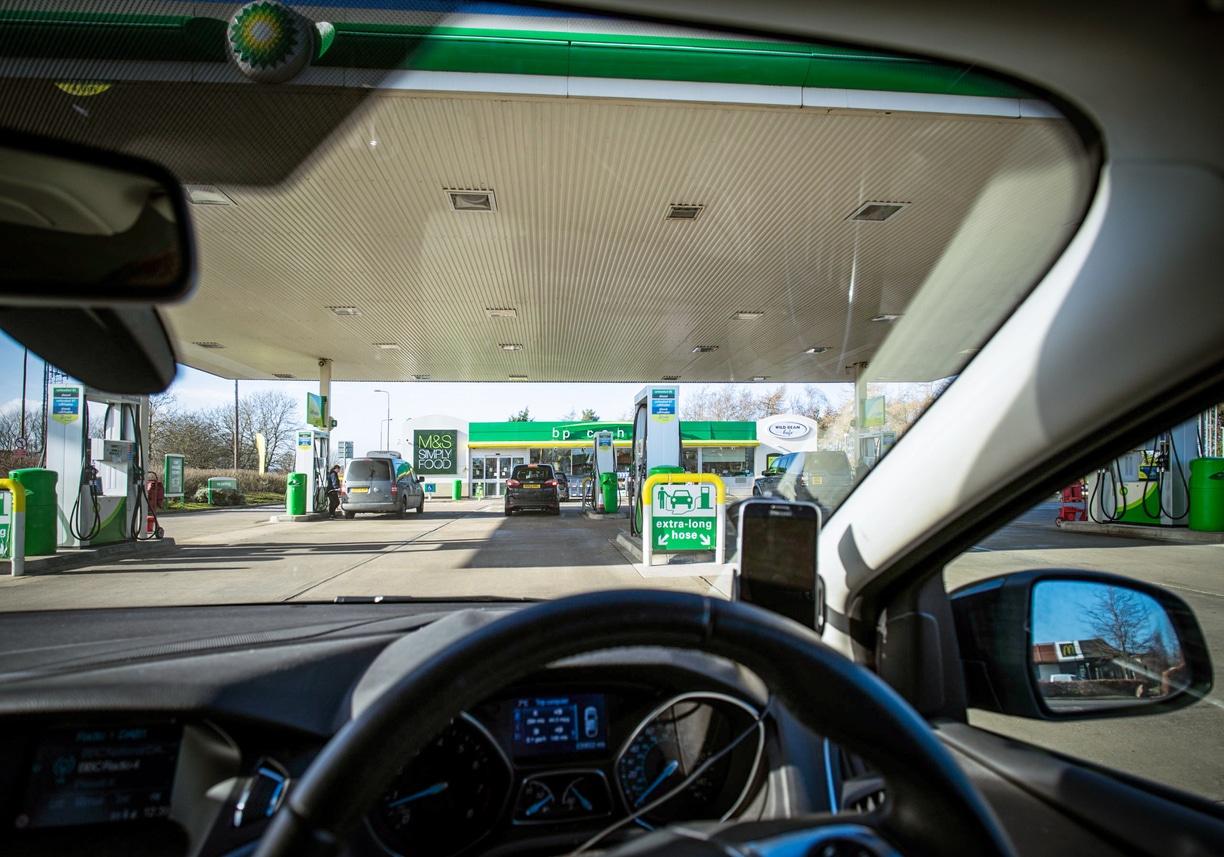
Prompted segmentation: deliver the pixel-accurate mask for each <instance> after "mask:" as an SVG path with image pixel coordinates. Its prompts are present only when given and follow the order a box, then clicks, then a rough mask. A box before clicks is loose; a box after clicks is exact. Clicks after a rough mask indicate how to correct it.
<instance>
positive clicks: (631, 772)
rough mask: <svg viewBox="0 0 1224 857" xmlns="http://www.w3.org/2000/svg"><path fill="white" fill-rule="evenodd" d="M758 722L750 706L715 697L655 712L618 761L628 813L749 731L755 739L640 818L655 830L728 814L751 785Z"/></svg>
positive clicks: (686, 699)
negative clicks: (674, 822) (668, 824)
mask: <svg viewBox="0 0 1224 857" xmlns="http://www.w3.org/2000/svg"><path fill="white" fill-rule="evenodd" d="M757 717H758V715H757V712H756V711H755V710H754V709H753V708H752V707H751V706H748V705H746V704H745V703H743V702H740V701H739V700H737V699H733V698H731V697H727V696H721V695H718V694H694V695H688V696H682V697H679V698H677V699H674V700H672V701H671V702H669V703H667V704H666V705H665V706H663V707H662V708H660V709H658V710H657V711H656V712H655V713H654V714H652V715H651V716H650V717H648V718H647V719H646V721H645V722H643V723H642V725H641V726H639V727H638V729H637V731H636V732H635V733H634V735H633V737H632V738H631V739H630V740H629V743H628V744H626V745H625V749H624V750H622V751H621V754H620V756H619V757H618V758H617V761H616V778H617V782H618V784H619V786H620V790H621V796H622V797H623V798H624V801H625V805H626V808H627V809H628V811H629V812H630V813H637V812H640V811H641V810H642V809H643V808H644V807H647V806H650V805H651V804H652V803H654V802H655V801H657V800H658V799H659V798H661V797H663V796H664V795H666V794H667V793H668V792H670V791H672V790H674V789H675V788H676V787H677V786H679V785H680V784H681V783H682V782H684V780H685V778H687V777H689V776H690V775H692V774H693V773H694V772H695V771H697V770H698V769H700V768H701V767H702V766H703V765H704V764H705V763H706V762H707V761H709V760H710V759H712V758H714V757H715V756H716V755H718V754H719V753H720V752H721V751H722V750H725V749H726V748H727V747H728V745H730V744H731V743H732V742H734V741H735V739H736V738H737V737H739V736H740V735H741V734H743V733H744V732H745V731H748V732H750V733H754V734H749V735H747V737H745V738H744V739H743V740H742V741H740V742H739V743H738V744H737V745H736V746H735V747H734V748H733V749H731V750H730V751H729V752H727V753H726V754H725V755H723V756H722V757H721V758H719V759H718V760H717V761H715V762H713V763H712V764H711V765H710V766H709V767H708V768H706V769H705V770H704V771H702V772H701V774H700V775H698V776H697V777H696V778H695V779H694V780H693V781H692V782H691V783H689V784H688V786H687V787H686V788H685V789H684V790H683V791H681V792H680V793H679V794H677V795H675V796H674V797H672V798H670V799H669V800H667V802H665V803H664V804H662V805H660V806H658V807H656V808H654V809H652V810H650V811H649V812H647V813H645V814H644V815H643V816H642V817H641V820H642V821H644V822H646V823H647V824H649V825H656V824H664V823H667V822H671V821H693V820H697V819H721V818H726V817H727V816H729V815H730V814H731V813H732V812H734V811H735V809H736V808H737V807H738V806H739V804H740V802H741V801H742V800H743V798H744V796H745V794H746V793H747V791H748V788H749V786H750V785H751V784H752V781H753V778H754V776H755V772H756V769H757V763H758V761H759V759H760V755H761V748H762V745H763V741H764V732H763V730H762V728H761V725H760V724H759V723H756V722H755V721H756V719H757Z"/></svg>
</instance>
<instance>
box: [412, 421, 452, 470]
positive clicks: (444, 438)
mask: <svg viewBox="0 0 1224 857" xmlns="http://www.w3.org/2000/svg"><path fill="white" fill-rule="evenodd" d="M412 446H413V460H414V466H415V467H416V471H417V473H419V474H421V475H422V476H456V475H458V473H459V450H458V448H457V447H458V446H459V432H458V431H456V430H454V429H440V430H435V431H417V432H415V433H414V434H413V442H412Z"/></svg>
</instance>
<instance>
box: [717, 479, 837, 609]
mask: <svg viewBox="0 0 1224 857" xmlns="http://www.w3.org/2000/svg"><path fill="white" fill-rule="evenodd" d="M819 535H820V510H819V509H818V508H817V507H816V505H815V504H814V503H798V502H795V503H792V502H787V501H780V500H745V501H744V502H743V503H742V504H741V505H740V509H739V568H738V570H737V572H736V574H735V578H734V581H735V583H734V589H733V597H734V600H736V601H744V602H746V603H749V604H756V605H758V606H760V607H764V608H765V609H767V610H772V611H774V612H775V613H780V614H782V615H783V616H787V617H789V618H791V619H794V620H795V621H796V622H799V623H800V624H801V625H803V626H804V627H806V628H812V629H813V630H815V631H816V632H817V633H819V632H820V631H822V630H823V629H824V588H823V584H822V581H821V580H820V576H819V575H818V574H817V573H816V540H817V537H818V536H819Z"/></svg>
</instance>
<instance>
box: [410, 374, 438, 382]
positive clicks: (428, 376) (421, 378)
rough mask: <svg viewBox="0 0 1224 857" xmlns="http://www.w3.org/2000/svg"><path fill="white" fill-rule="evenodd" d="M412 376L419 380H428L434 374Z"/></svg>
mask: <svg viewBox="0 0 1224 857" xmlns="http://www.w3.org/2000/svg"><path fill="white" fill-rule="evenodd" d="M412 377H413V378H415V379H417V380H418V381H428V380H429V379H430V378H432V377H433V375H413V376H412Z"/></svg>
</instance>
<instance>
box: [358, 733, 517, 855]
mask: <svg viewBox="0 0 1224 857" xmlns="http://www.w3.org/2000/svg"><path fill="white" fill-rule="evenodd" d="M510 785H511V775H510V765H509V763H508V762H507V761H506V758H505V756H504V755H502V752H501V750H500V749H499V748H498V746H497V744H496V743H495V742H494V741H493V739H492V738H490V737H489V735H488V733H487V732H485V730H484V728H483V727H482V726H481V725H480V724H479V723H477V722H476V721H475V720H473V719H471V718H470V717H468V716H467V715H462V716H460V717H458V718H456V719H455V720H454V721H452V722H451V724H450V725H449V726H448V727H446V729H445V730H443V732H442V733H441V734H440V735H439V736H438V737H437V738H435V739H434V741H433V742H431V743H430V744H428V745H427V746H426V747H425V749H423V750H422V751H421V752H420V754H418V755H417V756H416V758H414V759H413V760H412V761H411V762H409V763H408V764H407V765H405V766H404V769H403V771H401V772H400V774H399V775H398V776H397V777H396V778H395V780H394V782H392V784H391V787H390V788H389V789H387V791H385V792H384V793H383V796H382V797H381V798H380V799H379V801H378V805H377V806H376V807H375V809H374V811H373V812H371V813H370V815H369V823H370V828H371V830H373V832H374V835H375V836H376V837H377V838H378V840H379V842H381V843H382V845H383V846H384V847H385V848H386V849H387V850H389V851H392V852H394V853H396V854H403V855H411V857H450V855H452V854H456V853H458V852H460V851H463V850H464V849H466V848H467V847H468V846H470V845H472V844H473V843H475V842H477V841H478V840H480V839H482V838H484V836H485V835H486V834H488V832H489V831H490V830H492V829H493V826H494V825H495V824H496V822H497V820H498V818H499V817H500V815H501V813H502V811H503V810H504V809H505V806H506V801H507V799H508V798H509V795H510Z"/></svg>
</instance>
